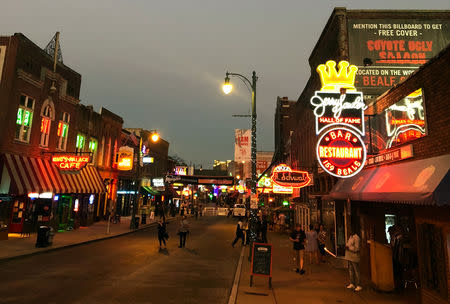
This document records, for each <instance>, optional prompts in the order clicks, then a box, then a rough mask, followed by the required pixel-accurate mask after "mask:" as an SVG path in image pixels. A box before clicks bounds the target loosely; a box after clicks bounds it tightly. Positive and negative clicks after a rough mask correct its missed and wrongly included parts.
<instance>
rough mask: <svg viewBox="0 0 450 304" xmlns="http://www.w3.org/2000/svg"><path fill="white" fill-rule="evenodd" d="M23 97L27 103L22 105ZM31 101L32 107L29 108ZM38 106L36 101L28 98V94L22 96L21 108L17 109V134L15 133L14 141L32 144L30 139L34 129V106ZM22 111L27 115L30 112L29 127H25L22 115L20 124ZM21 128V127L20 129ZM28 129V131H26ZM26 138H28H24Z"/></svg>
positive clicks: (20, 100)
mask: <svg viewBox="0 0 450 304" xmlns="http://www.w3.org/2000/svg"><path fill="white" fill-rule="evenodd" d="M22 97H24V98H25V102H24V103H23V104H22ZM30 100H31V107H29V102H30ZM35 104H36V99H35V98H33V97H31V96H28V95H26V94H20V99H19V106H18V107H17V112H16V123H15V132H14V140H16V141H19V142H22V143H29V142H30V138H31V128H32V127H33V115H34V106H35ZM20 110H22V111H23V113H25V112H26V111H28V112H30V113H31V114H30V117H29V119H28V120H29V125H28V126H25V125H24V124H23V122H22V120H23V115H24V114H21V116H22V117H21V122H20V124H18V123H17V122H18V116H19V111H20ZM19 126H20V127H19ZM25 128H27V129H25ZM25 136H26V138H24V137H25Z"/></svg>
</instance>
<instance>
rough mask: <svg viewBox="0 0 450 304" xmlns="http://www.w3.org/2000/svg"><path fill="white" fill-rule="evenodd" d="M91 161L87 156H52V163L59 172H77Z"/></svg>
mask: <svg viewBox="0 0 450 304" xmlns="http://www.w3.org/2000/svg"><path fill="white" fill-rule="evenodd" d="M90 161H91V158H90V156H89V155H87V156H86V155H68V154H58V155H53V156H52V163H53V164H54V165H55V166H57V167H58V169H60V170H67V171H69V170H72V171H78V170H81V169H83V168H84V167H86V165H87V164H88V163H89V162H90Z"/></svg>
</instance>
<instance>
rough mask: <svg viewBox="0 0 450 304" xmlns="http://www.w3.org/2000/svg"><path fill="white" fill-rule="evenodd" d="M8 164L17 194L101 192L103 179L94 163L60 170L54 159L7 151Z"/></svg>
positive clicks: (103, 190) (6, 159) (6, 161)
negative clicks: (67, 170) (70, 169)
mask: <svg viewBox="0 0 450 304" xmlns="http://www.w3.org/2000/svg"><path fill="white" fill-rule="evenodd" d="M5 164H6V167H7V169H8V173H9V176H10V178H11V181H12V182H13V183H14V187H15V191H14V194H16V195H23V194H28V193H30V192H38V193H43V192H53V193H101V192H105V191H106V189H105V186H104V184H103V181H102V179H101V177H100V175H99V173H98V171H97V169H96V168H95V167H94V166H87V167H85V168H84V169H82V170H80V171H76V172H75V171H74V172H67V173H62V172H60V171H59V170H58V169H57V167H56V166H55V165H53V164H52V163H51V162H50V160H48V159H43V158H33V157H26V156H19V155H15V154H5Z"/></svg>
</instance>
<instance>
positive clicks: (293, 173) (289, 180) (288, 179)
mask: <svg viewBox="0 0 450 304" xmlns="http://www.w3.org/2000/svg"><path fill="white" fill-rule="evenodd" d="M270 178H271V179H272V181H273V183H274V184H276V185H278V186H282V187H292V188H302V187H305V186H308V184H309V183H310V182H311V178H310V177H309V174H308V172H306V171H297V170H292V169H291V167H289V166H288V165H285V164H281V165H278V166H276V167H275V168H274V169H273V171H272V176H271V177H270Z"/></svg>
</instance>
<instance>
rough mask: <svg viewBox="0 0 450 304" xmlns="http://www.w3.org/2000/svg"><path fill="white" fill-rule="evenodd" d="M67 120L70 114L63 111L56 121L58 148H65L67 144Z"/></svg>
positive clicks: (68, 120)
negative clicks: (57, 121)
mask: <svg viewBox="0 0 450 304" xmlns="http://www.w3.org/2000/svg"><path fill="white" fill-rule="evenodd" d="M69 122H70V115H69V113H66V112H63V113H62V116H61V120H60V121H59V123H58V132H57V136H58V149H59V150H63V151H64V150H66V146H67V134H68V133H69Z"/></svg>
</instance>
